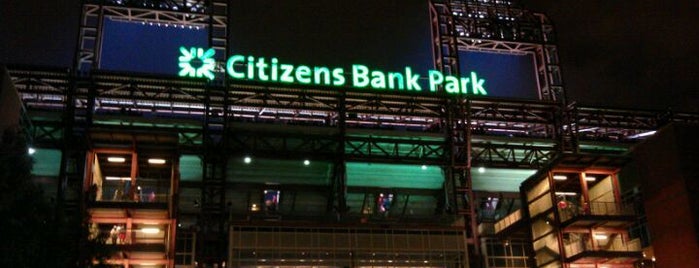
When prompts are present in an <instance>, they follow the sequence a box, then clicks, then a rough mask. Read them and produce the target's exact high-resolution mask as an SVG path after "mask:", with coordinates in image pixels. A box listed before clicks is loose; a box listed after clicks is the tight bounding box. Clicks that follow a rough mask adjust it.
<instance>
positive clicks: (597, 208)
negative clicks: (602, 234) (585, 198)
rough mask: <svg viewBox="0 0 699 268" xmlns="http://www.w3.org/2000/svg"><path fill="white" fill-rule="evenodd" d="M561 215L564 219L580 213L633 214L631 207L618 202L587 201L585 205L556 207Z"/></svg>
mask: <svg viewBox="0 0 699 268" xmlns="http://www.w3.org/2000/svg"><path fill="white" fill-rule="evenodd" d="M558 212H559V214H560V215H561V221H562V222H563V221H566V220H569V219H571V218H574V217H577V216H581V215H592V216H633V215H635V213H634V210H633V207H632V206H629V205H625V204H622V203H618V202H599V201H594V202H589V203H587V205H583V206H576V205H572V204H569V205H568V206H566V207H565V208H560V207H559V208H558Z"/></svg>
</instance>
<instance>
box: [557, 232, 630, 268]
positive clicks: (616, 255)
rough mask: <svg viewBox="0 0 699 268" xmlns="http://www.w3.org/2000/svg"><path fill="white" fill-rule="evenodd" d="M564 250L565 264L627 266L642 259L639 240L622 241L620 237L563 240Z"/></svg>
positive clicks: (587, 237) (585, 237) (588, 237)
mask: <svg viewBox="0 0 699 268" xmlns="http://www.w3.org/2000/svg"><path fill="white" fill-rule="evenodd" d="M593 242H594V243H593ZM564 249H565V254H566V255H565V256H566V262H568V263H576V264H629V263H633V262H635V261H637V260H640V259H642V258H643V252H642V248H641V240H640V239H633V240H629V241H624V240H623V239H622V237H621V236H620V235H612V236H609V237H607V236H602V237H601V238H600V237H596V238H595V239H594V241H593V239H591V238H590V236H587V235H586V236H584V237H583V238H581V239H577V240H573V241H568V242H566V241H565V240H564Z"/></svg>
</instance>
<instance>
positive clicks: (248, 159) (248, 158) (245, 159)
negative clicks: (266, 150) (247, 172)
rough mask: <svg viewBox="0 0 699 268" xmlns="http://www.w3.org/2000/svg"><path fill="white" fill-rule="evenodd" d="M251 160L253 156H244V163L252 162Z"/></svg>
mask: <svg viewBox="0 0 699 268" xmlns="http://www.w3.org/2000/svg"><path fill="white" fill-rule="evenodd" d="M250 162H252V158H250V157H249V156H246V157H245V158H243V163H245V164H250Z"/></svg>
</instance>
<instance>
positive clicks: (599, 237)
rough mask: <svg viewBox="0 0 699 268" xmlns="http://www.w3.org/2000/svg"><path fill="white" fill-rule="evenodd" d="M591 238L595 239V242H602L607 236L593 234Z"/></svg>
mask: <svg viewBox="0 0 699 268" xmlns="http://www.w3.org/2000/svg"><path fill="white" fill-rule="evenodd" d="M592 237H593V238H595V239H597V240H604V239H607V235H606V234H593V235H592Z"/></svg>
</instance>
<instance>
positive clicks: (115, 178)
mask: <svg viewBox="0 0 699 268" xmlns="http://www.w3.org/2000/svg"><path fill="white" fill-rule="evenodd" d="M104 179H105V180H108V181H130V180H131V177H115V176H107V177H104Z"/></svg>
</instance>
